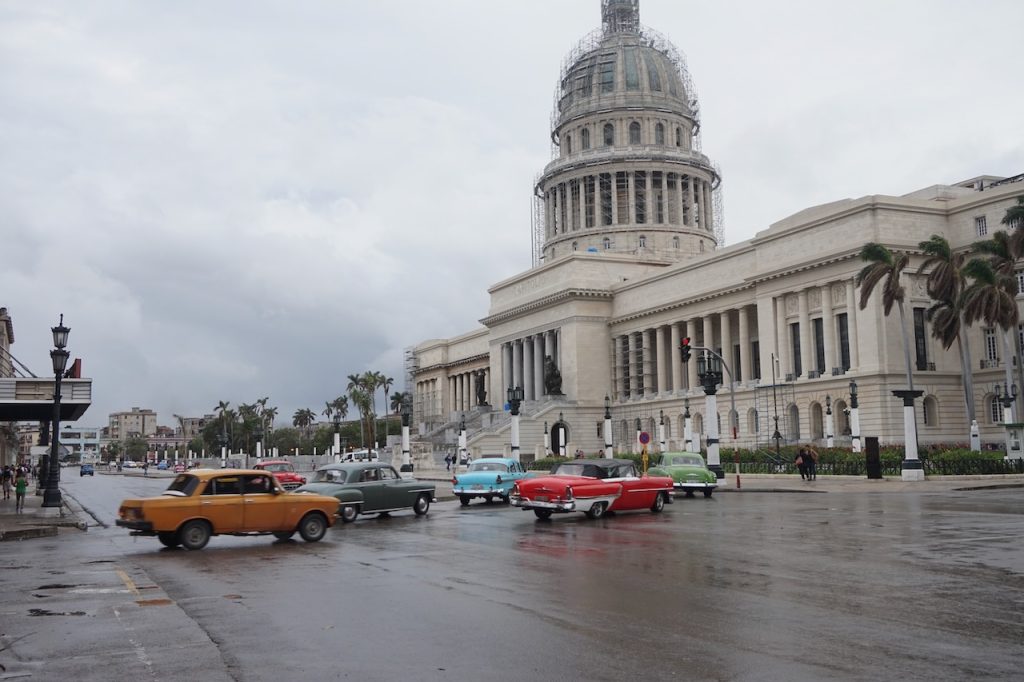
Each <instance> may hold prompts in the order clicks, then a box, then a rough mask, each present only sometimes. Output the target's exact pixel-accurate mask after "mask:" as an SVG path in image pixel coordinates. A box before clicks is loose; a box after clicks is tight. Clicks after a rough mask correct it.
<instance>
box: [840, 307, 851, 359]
mask: <svg viewBox="0 0 1024 682" xmlns="http://www.w3.org/2000/svg"><path fill="white" fill-rule="evenodd" d="M838 318H839V361H840V362H841V363H843V370H844V371H845V370H848V369H850V328H849V321H848V320H849V318H848V317H847V316H846V313H841V314H840V315H838Z"/></svg>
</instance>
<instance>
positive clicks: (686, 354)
mask: <svg viewBox="0 0 1024 682" xmlns="http://www.w3.org/2000/svg"><path fill="white" fill-rule="evenodd" d="M679 352H680V354H681V355H682V360H683V362H689V361H690V337H689V336H687V337H686V338H685V339H683V340H682V341H681V342H680V343H679Z"/></svg>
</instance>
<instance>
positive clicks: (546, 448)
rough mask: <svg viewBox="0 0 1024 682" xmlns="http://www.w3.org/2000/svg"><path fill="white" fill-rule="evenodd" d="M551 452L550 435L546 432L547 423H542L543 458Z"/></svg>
mask: <svg viewBox="0 0 1024 682" xmlns="http://www.w3.org/2000/svg"><path fill="white" fill-rule="evenodd" d="M549 452H551V434H550V433H549V432H548V423H547V422H544V456H545V457H547V456H548V453H549Z"/></svg>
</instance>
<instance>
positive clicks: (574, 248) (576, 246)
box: [572, 242, 580, 251]
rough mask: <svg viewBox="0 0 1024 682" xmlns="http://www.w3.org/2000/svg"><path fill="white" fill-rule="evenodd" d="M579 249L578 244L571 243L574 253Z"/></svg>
mask: <svg viewBox="0 0 1024 682" xmlns="http://www.w3.org/2000/svg"><path fill="white" fill-rule="evenodd" d="M579 247H580V245H579V242H573V243H572V250H573V251H576V250H578V249H579Z"/></svg>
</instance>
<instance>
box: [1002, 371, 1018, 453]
mask: <svg viewBox="0 0 1024 682" xmlns="http://www.w3.org/2000/svg"><path fill="white" fill-rule="evenodd" d="M996 399H997V400H998V401H999V402H1000V403H1002V405H1003V425H1004V426H1005V427H1006V458H1007V459H1013V458H1014V457H1015V456H1016V455H1015V452H1014V451H1015V450H1016V451H1018V452H1019V450H1020V447H1019V444H1018V443H1015V442H1014V441H1015V439H1014V426H1015V425H1014V424H1013V402H1014V401H1015V400H1016V399H1017V384H1010V385H1009V386H1008V387H1007V389H1006V391H1003V387H1002V386H1000V385H999V384H996ZM1015 446H1016V447H1015Z"/></svg>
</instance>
